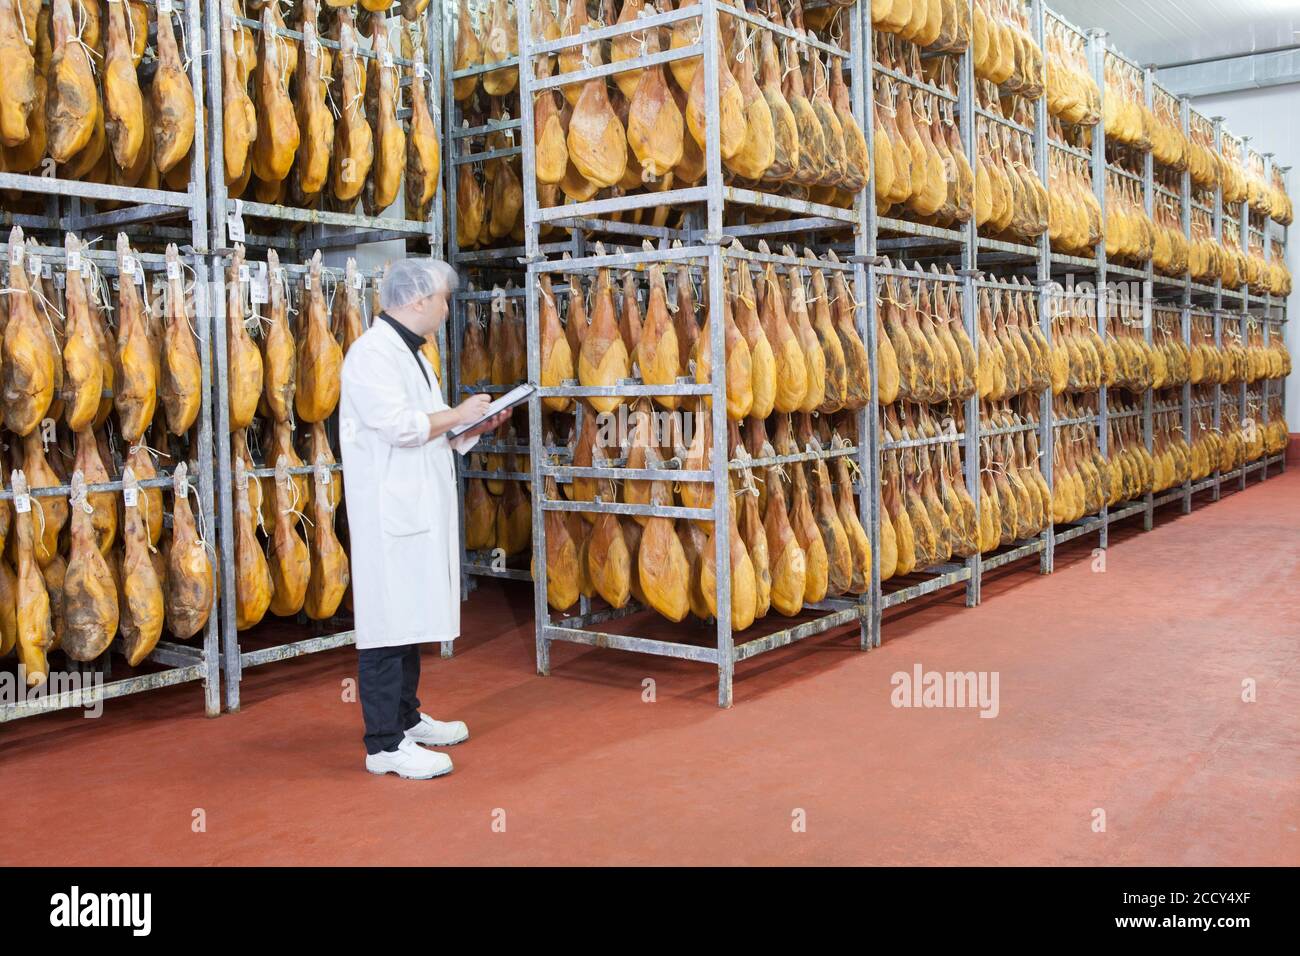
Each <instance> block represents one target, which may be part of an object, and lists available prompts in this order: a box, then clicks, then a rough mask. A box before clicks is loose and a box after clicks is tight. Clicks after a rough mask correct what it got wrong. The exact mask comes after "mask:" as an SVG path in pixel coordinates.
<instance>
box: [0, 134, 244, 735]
mask: <svg viewBox="0 0 1300 956" xmlns="http://www.w3.org/2000/svg"><path fill="white" fill-rule="evenodd" d="M196 145H197V143H196ZM195 213H196V217H195V220H194V221H195V223H196V226H195V228H196V230H197V229H201V228H202V208H201V207H200V208H199V209H197V210H195ZM30 252H31V254H32V255H33V258H34V257H35V255H39V257H40V260H41V262H42V263H43V264H44V265H46V266H48V265H49V264H50V263H60V264H66V262H67V256H66V253H65V250H64V248H63V247H62V246H37V247H34V248H32V249H31V250H30ZM0 253H3V254H4V255H5V256H6V257H7V256H8V253H9V243H8V242H4V243H0ZM80 256H81V258H82V260H83V261H89V262H92V263H94V265H95V267H96V268H97V269H98V270H99V271H100V272H101V273H103V274H104V275H105V276H109V275H117V274H118V265H117V256H116V252H110V251H105V250H99V249H83V250H81V251H80ZM132 258H133V259H134V261H135V262H136V268H137V269H138V270H139V271H138V272H137V273H136V276H138V277H140V278H141V279H143V278H144V277H145V276H146V275H147V274H153V275H154V276H155V277H157V276H158V275H159V274H160V273H161V274H162V275H164V276H165V275H166V266H167V261H166V257H165V256H164V255H161V254H158V253H142V252H137V251H133V252H132ZM186 264H187V265H188V266H189V267H190V268H192V269H193V271H194V285H193V290H194V296H195V306H196V307H195V310H194V311H195V314H194V321H195V325H196V332H197V338H198V351H199V361H200V368H201V374H202V379H203V381H204V382H207V381H209V379H210V372H211V369H212V352H211V345H210V336H209V327H210V314H209V311H208V309H207V308H206V307H205V304H204V301H203V295H204V290H205V288H206V286H205V282H206V264H205V262H204V260H203V257H201V256H192V257H186ZM119 281H126V282H131V281H135V280H134V279H132V278H128V277H126V276H123V277H121V278H120V279H119ZM146 288H148V286H147V285H146ZM159 414H161V412H159ZM197 426H198V432H197V444H196V446H195V447H194V448H193V449H191V452H192V454H193V460H191V461H190V462H188V468H189V471H190V474H194V475H197V476H198V486H197V491H198V506H197V508H196V509H195V510H196V517H197V519H198V521H199V527H200V531H201V533H202V534H203V535H204V536H205V537H207V536H208V535H209V534H210V533H211V529H212V528H213V527H215V514H216V511H215V508H214V486H213V471H212V453H211V450H212V393H211V390H210V389H208V388H203V389H202V397H201V400H200V408H199V418H198V420H197ZM146 454H148V452H146ZM106 464H112V465H113V467H114V470H116V471H118V472H120V471H121V462H115V463H106ZM172 476H173V469H159V470H158V473H157V477H155V478H150V479H145V480H141V481H140V482H139V487H141V488H160V489H167V490H170V489H171V488H172V487H173V477H172ZM123 487H124V485H123V482H122V480H121V479H120V478H118V479H114V480H112V481H108V482H103V483H96V484H93V485H90V486H88V490H89V491H91V492H114V493H119V492H121V491H122V490H123ZM71 491H72V486H71V485H70V484H68V483H60V484H58V485H51V486H47V487H40V488H33V489H32V490H31V492H30V495H31V497H35V498H44V497H66V496H69V495H70V494H71ZM13 499H14V493H13V491H12V490H0V501H2V502H5V503H6V504H5V505H4V507H6V508H8V507H9V504H8V502H11V501H13ZM205 543H206V544H207V545H208V546H209V547H211V541H210V540H208V541H206V542H205ZM214 564H215V562H214ZM215 603H216V602H215V601H214V605H215ZM217 618H218V615H217V613H216V607H215V606H214V607H213V608H212V611H211V612H210V613H209V616H208V620H207V624H206V625H205V627H204V629H203V636H202V639H201V641H197V642H192V643H179V642H177V641H174V640H168V639H163V640H160V641H159V642H158V644H157V646H156V647H155V649H154V650H153V651H152V652H151V653H150V654H149V656H148V657H147V658H146V659H145V660H146V661H147V662H148V663H149V664H151V665H156V666H158V667H159V668H160V669H158V670H150V671H147V672H146V673H133V674H131V675H130V676H125V677H123V676H119V677H117V678H116V679H113V669H114V667H113V665H114V661H113V655H114V654H115V653H118V654H120V653H122V649H121V641H120V640H119V639H117V638H115V639H114V642H113V644H112V646H111V647H110V649H109V650H108V651H107V652H106V653H104V654H102V655H101V656H100V657H99V658H97V659H96V660H94V661H91V662H88V663H83V664H77V663H76V662H73V661H68V666H69V670H70V672H71V673H76V674H78V675H80V678H79V684H84V685H85V686H76V687H72V688H68V689H65V690H61V691H58V692H56V693H43V694H41V695H40V696H34V697H32V698H30V699H26V700H18V701H15V702H14V703H6V704H3V705H0V723H3V722H5V721H9V720H16V719H18V718H21V717H30V716H33V715H35V714H40V713H46V712H48V711H53V710H62V709H65V708H70V707H89V706H92V705H94V704H95V703H97V702H99V701H103V700H108V699H111V698H115V697H123V696H126V695H128V694H139V693H143V692H145V691H150V690H157V689H159V688H162V687H170V686H172V685H174V684H182V683H187V682H190V681H200V682H201V683H202V685H203V691H204V711H205V713H206V714H207V716H209V717H215V716H217V715H218V714H219V713H220V712H221V700H220V676H219V657H218V655H219V641H218V620H217ZM63 683H64V682H63V681H61V680H60V681H58V682H57V683H54V682H52V683H51V684H47V685H46V686H47V687H59V686H62V684H63Z"/></svg>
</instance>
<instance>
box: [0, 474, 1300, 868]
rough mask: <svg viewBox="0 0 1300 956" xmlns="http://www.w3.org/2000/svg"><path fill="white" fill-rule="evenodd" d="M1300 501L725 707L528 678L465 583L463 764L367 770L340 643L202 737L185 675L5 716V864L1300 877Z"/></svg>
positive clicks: (1132, 556)
mask: <svg viewBox="0 0 1300 956" xmlns="http://www.w3.org/2000/svg"><path fill="white" fill-rule="evenodd" d="M1298 503H1300V472H1298V471H1295V470H1293V471H1291V472H1289V473H1287V474H1286V475H1284V476H1283V477H1281V478H1276V479H1271V480H1269V481H1268V482H1266V483H1264V484H1262V485H1259V484H1256V483H1252V485H1251V487H1250V489H1249V490H1248V491H1247V492H1246V493H1244V494H1232V495H1229V496H1227V497H1225V499H1224V500H1223V501H1222V502H1221V503H1219V504H1217V505H1212V506H1211V505H1208V504H1207V505H1198V508H1197V510H1196V511H1195V513H1194V514H1193V515H1191V516H1187V517H1183V516H1180V515H1178V514H1177V513H1176V511H1175V510H1173V509H1165V510H1164V511H1163V512H1162V513H1161V515H1160V517H1159V520H1158V522H1157V525H1156V530H1155V531H1154V532H1153V533H1151V534H1142V533H1141V531H1140V526H1138V525H1134V524H1133V523H1132V522H1130V523H1129V524H1128V525H1126V526H1123V527H1121V528H1117V529H1116V533H1115V540H1114V541H1113V542H1112V548H1111V550H1110V552H1109V554H1108V555H1107V566H1106V571H1105V573H1095V572H1094V571H1093V570H1092V569H1091V565H1092V560H1091V558H1092V556H1091V553H1090V551H1089V548H1090V547H1091V546H1092V543H1094V542H1095V538H1094V539H1085V541H1088V542H1089V543H1088V544H1081V545H1080V546H1079V547H1077V548H1073V549H1071V550H1070V551H1068V552H1067V553H1065V554H1062V555H1060V560H1059V562H1058V570H1057V573H1056V574H1055V575H1053V576H1051V577H1048V578H1040V577H1039V576H1037V575H1036V574H1035V573H1033V571H1032V570H1031V569H1030V568H1029V566H1028V565H1021V566H1018V567H1016V568H1013V569H1009V570H1008V571H1006V572H1002V573H1000V574H999V576H997V577H996V578H994V580H992V581H990V582H986V586H985V602H984V604H983V606H982V607H980V608H978V609H974V610H967V609H964V608H962V607H961V604H960V600H959V596H958V595H957V594H955V593H954V594H953V595H952V596H951V597H948V598H947V599H946V600H943V601H942V602H941V603H935V604H931V605H929V606H926V607H916V608H907V609H903V610H902V612H901V613H899V614H898V615H894V616H891V617H890V618H889V619H888V620H887V624H886V630H885V638H886V640H885V645H884V647H883V648H881V649H879V650H876V651H873V652H871V653H868V654H863V653H859V652H858V651H857V650H856V649H855V645H856V633H854V634H843V635H838V636H831V637H829V638H826V637H823V638H818V639H813V640H812V641H811V642H807V643H805V644H804V645H802V646H796V647H794V648H789V649H786V650H783V651H779V652H776V653H774V654H772V655H768V656H765V657H762V658H759V659H757V660H755V661H751V662H748V663H747V664H744V665H741V668H740V670H739V673H738V679H737V681H736V700H737V705H736V706H735V707H734V708H733V709H732V710H730V711H725V712H724V711H720V710H718V709H717V708H716V707H715V706H714V695H715V683H714V674H713V672H712V671H711V670H709V669H708V668H707V667H705V666H703V665H699V664H689V663H684V662H681V663H679V662H670V661H665V660H657V659H650V658H643V657H638V656H633V655H629V654H623V653H619V652H616V651H596V650H586V649H578V648H573V647H561V648H558V649H557V650H556V653H555V668H554V675H553V676H552V677H549V678H541V677H537V676H534V674H533V668H532V653H533V647H532V630H531V621H530V612H531V603H530V599H529V598H528V596H527V594H526V593H525V592H524V591H523V590H522V589H515V590H511V591H509V592H506V593H505V595H504V598H503V595H502V592H500V591H496V590H491V591H487V592H480V593H479V594H478V596H477V597H476V599H475V600H474V601H473V602H472V604H471V606H470V607H469V608H468V610H467V613H466V616H465V632H466V634H467V635H469V636H468V637H467V638H465V639H464V640H463V641H462V642H461V643H460V644H459V646H458V655H457V657H456V658H454V659H453V660H450V661H442V660H439V659H437V658H436V657H435V656H432V655H430V656H428V657H426V661H425V664H426V666H425V673H424V681H423V685H422V688H421V696H422V697H423V699H424V701H425V703H426V709H427V710H429V711H431V712H433V713H434V714H435V715H437V716H441V717H455V718H463V719H465V720H466V721H467V722H468V723H469V725H470V728H471V731H472V733H473V739H472V740H471V741H470V742H468V743H467V744H464V745H462V746H460V747H457V748H455V749H454V750H453V751H452V755H453V756H454V759H455V763H456V772H455V773H454V774H453V775H452V776H450V777H447V778H443V779H441V780H436V781H431V782H408V781H400V780H398V779H396V778H394V777H385V778H376V777H371V776H368V775H367V774H366V773H365V772H364V771H363V769H362V751H361V747H360V740H359V737H360V732H361V726H360V725H361V718H360V713H359V709H358V706H357V705H356V704H350V703H344V702H343V701H342V699H341V698H342V693H341V692H342V682H343V681H344V680H346V679H347V678H349V677H350V676H352V674H353V663H354V652H352V651H351V650H341V651H335V652H332V653H330V654H326V655H323V656H318V657H315V658H307V659H301V660H298V661H292V662H287V663H283V664H278V665H273V666H271V667H269V668H262V669H260V670H257V671H254V672H252V673H250V675H249V676H248V679H247V681H246V682H245V685H244V708H243V711H242V712H241V713H238V714H228V715H225V716H222V717H221V718H219V719H216V720H207V719H205V718H204V717H203V716H202V708H201V704H200V701H199V693H198V691H197V689H196V688H195V687H193V686H190V687H179V688H173V689H170V690H167V691H162V692H159V693H157V694H155V695H147V696H144V697H138V698H135V699H128V700H124V701H113V702H110V703H109V705H108V709H107V712H106V714H105V716H104V717H103V718H102V719H100V720H94V721H91V720H85V719H83V718H81V717H80V716H79V715H73V714H58V715H51V716H47V717H43V718H36V719H32V720H27V721H22V722H19V723H18V724H12V725H6V726H0V780H3V790H4V793H5V794H6V796H7V798H8V800H9V802H10V806H11V807H13V806H18V805H23V806H26V807H27V808H28V810H29V811H31V812H26V813H23V814H21V816H20V819H21V820H22V821H23V822H22V823H21V824H19V825H13V824H12V823H11V824H10V825H8V826H5V827H0V864H15V863H28V864H31V863H36V864H223V863H224V864H240V863H242V864H254V863H269V864H324V865H339V864H343V865H349V864H435V863H448V864H530V863H559V864H601V863H643V864H722V863H726V864H775V863H808V864H814V863H822V864H959V863H960V864H999V863H1009V864H1091V863H1109V864H1173V865H1182V864H1232V865H1236V864H1288V865H1296V864H1297V863H1300V833H1298V832H1297V820H1298V819H1300V747H1297V740H1298V739H1300V666H1298V665H1300V643H1298V642H1297V634H1298V633H1300V507H1297V504H1298ZM917 663H920V664H922V665H923V666H924V667H925V669H927V670H940V671H948V670H959V671H967V670H976V671H998V672H999V674H1000V691H1001V693H1000V697H1001V710H1000V714H999V716H998V717H997V718H996V719H991V720H989V719H981V718H979V717H978V716H977V715H976V714H975V712H973V711H970V710H915V709H914V710H904V709H895V708H893V707H892V706H891V704H890V692H891V687H890V682H889V681H890V675H891V674H893V673H894V672H895V671H910V670H911V669H912V667H913V665H914V664H917ZM646 677H652V678H654V679H655V681H656V682H657V689H658V702H657V703H653V704H651V703H643V702H642V700H641V695H642V686H641V682H642V680H643V679H644V678H646ZM1246 678H1251V679H1253V680H1254V681H1255V682H1256V686H1257V687H1258V702H1256V703H1249V704H1248V703H1243V702H1242V700H1241V685H1242V681H1243V680H1244V679H1246ZM198 809H201V810H202V811H204V814H205V816H206V832H202V833H194V832H192V828H191V821H192V819H193V816H194V812H195V811H196V810H198ZM796 809H801V810H803V811H804V812H805V814H806V820H807V825H806V832H802V833H796V832H793V830H792V826H791V822H792V819H793V816H792V815H793V814H794V813H795V811H796ZM1097 809H1101V810H1104V811H1105V817H1106V829H1105V832H1104V833H1098V832H1094V831H1093V821H1094V818H1095V817H1094V810H1097ZM502 813H504V820H505V832H494V829H493V822H494V819H498V820H499V819H501V815H502ZM494 814H495V817H494ZM11 818H12V814H11Z"/></svg>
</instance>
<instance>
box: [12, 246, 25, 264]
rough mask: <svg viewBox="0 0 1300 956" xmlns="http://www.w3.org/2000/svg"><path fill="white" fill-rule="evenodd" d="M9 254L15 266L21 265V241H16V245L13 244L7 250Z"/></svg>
mask: <svg viewBox="0 0 1300 956" xmlns="http://www.w3.org/2000/svg"><path fill="white" fill-rule="evenodd" d="M9 255H10V257H11V258H12V259H13V262H14V265H17V266H20V265H22V264H23V247H22V244H21V243H18V244H16V245H14V246H13V247H12V248H11V249H10V250H9Z"/></svg>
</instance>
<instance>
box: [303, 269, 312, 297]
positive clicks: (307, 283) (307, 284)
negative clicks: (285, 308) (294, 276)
mask: <svg viewBox="0 0 1300 956" xmlns="http://www.w3.org/2000/svg"><path fill="white" fill-rule="evenodd" d="M302 287H303V288H304V289H306V290H307V291H308V292H310V291H311V273H310V272H307V273H304V274H303V277H302Z"/></svg>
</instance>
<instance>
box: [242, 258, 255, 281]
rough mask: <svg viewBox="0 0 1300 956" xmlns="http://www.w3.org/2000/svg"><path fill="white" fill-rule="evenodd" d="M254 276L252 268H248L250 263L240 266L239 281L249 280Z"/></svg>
mask: <svg viewBox="0 0 1300 956" xmlns="http://www.w3.org/2000/svg"><path fill="white" fill-rule="evenodd" d="M252 276H253V273H252V270H250V269H249V268H248V263H247V262H245V263H242V264H241V265H240V267H239V281H240V282H248V281H249V280H250V279H251V278H252Z"/></svg>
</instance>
